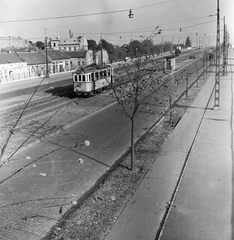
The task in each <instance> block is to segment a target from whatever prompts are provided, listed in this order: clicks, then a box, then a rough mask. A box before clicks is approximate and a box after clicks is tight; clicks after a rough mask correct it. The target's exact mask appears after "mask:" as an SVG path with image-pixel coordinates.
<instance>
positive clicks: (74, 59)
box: [64, 50, 94, 70]
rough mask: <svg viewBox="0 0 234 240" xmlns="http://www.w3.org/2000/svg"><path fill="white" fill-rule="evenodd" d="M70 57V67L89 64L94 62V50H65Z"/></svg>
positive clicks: (74, 67)
mask: <svg viewBox="0 0 234 240" xmlns="http://www.w3.org/2000/svg"><path fill="white" fill-rule="evenodd" d="M64 53H65V54H66V55H68V56H69V57H70V69H71V70H75V69H77V68H79V67H80V66H84V67H85V66H89V65H91V64H93V62H94V60H93V51H92V50H87V51H73V52H64Z"/></svg>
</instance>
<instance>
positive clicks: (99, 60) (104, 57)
mask: <svg viewBox="0 0 234 240" xmlns="http://www.w3.org/2000/svg"><path fill="white" fill-rule="evenodd" d="M95 62H96V64H97V65H101V64H104V65H105V64H108V63H109V56H108V53H107V51H106V50H105V49H102V50H100V51H98V52H96V54H95Z"/></svg>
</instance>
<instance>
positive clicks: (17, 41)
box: [0, 36, 31, 50]
mask: <svg viewBox="0 0 234 240" xmlns="http://www.w3.org/2000/svg"><path fill="white" fill-rule="evenodd" d="M30 46H31V44H30V43H29V42H28V41H27V40H25V39H22V38H21V37H11V36H9V37H0V50H2V49H13V48H28V47H30Z"/></svg>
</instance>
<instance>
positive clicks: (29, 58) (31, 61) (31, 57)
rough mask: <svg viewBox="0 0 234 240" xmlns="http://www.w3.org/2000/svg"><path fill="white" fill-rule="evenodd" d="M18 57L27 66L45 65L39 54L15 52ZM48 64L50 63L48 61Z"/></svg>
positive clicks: (42, 57) (42, 56) (41, 55)
mask: <svg viewBox="0 0 234 240" xmlns="http://www.w3.org/2000/svg"><path fill="white" fill-rule="evenodd" d="M17 54H18V56H19V57H20V58H21V59H23V61H25V62H27V63H28V65H36V64H45V57H44V55H43V54H42V53H41V52H17ZM48 62H51V61H50V60H49V59H48Z"/></svg>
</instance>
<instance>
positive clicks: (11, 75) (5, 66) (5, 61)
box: [0, 53, 28, 83]
mask: <svg viewBox="0 0 234 240" xmlns="http://www.w3.org/2000/svg"><path fill="white" fill-rule="evenodd" d="M26 78H28V68H27V63H26V62H24V61H23V60H22V59H21V58H20V57H19V56H18V55H17V54H16V53H0V83H4V82H11V81H17V80H21V79H26Z"/></svg>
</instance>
